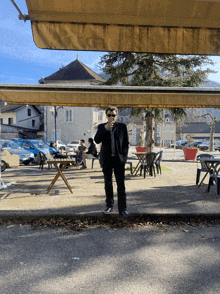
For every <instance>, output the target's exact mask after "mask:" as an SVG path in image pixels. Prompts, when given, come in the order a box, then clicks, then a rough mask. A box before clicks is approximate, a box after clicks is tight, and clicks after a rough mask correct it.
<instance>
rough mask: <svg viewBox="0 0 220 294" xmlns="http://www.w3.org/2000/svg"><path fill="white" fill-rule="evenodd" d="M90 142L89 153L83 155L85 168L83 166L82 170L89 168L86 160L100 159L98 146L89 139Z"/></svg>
mask: <svg viewBox="0 0 220 294" xmlns="http://www.w3.org/2000/svg"><path fill="white" fill-rule="evenodd" d="M88 142H89V149H88V151H87V152H84V153H83V166H82V169H83V168H87V166H86V159H94V158H97V157H98V153H97V149H96V145H95V143H94V141H93V139H92V138H89V139H88Z"/></svg>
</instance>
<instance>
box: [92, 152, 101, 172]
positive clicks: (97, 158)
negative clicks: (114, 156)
mask: <svg viewBox="0 0 220 294" xmlns="http://www.w3.org/2000/svg"><path fill="white" fill-rule="evenodd" d="M100 156H101V153H100V152H99V153H98V156H97V157H96V158H93V159H92V168H93V164H94V160H98V161H99V164H100V167H102V166H101V162H100Z"/></svg>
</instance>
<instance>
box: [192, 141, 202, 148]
mask: <svg viewBox="0 0 220 294" xmlns="http://www.w3.org/2000/svg"><path fill="white" fill-rule="evenodd" d="M202 143H203V141H195V142H194V147H198V145H200V144H202Z"/></svg>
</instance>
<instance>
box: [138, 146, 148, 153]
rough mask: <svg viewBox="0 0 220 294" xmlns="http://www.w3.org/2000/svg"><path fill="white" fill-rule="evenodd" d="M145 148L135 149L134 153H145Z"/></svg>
mask: <svg viewBox="0 0 220 294" xmlns="http://www.w3.org/2000/svg"><path fill="white" fill-rule="evenodd" d="M145 151H146V147H136V152H145Z"/></svg>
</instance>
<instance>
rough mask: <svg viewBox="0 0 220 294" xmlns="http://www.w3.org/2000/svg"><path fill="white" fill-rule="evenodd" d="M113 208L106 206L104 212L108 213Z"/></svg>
mask: <svg viewBox="0 0 220 294" xmlns="http://www.w3.org/2000/svg"><path fill="white" fill-rule="evenodd" d="M112 210H113V207H108V206H107V207H106V209H105V210H104V214H109V213H110V212H111V211H112Z"/></svg>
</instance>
